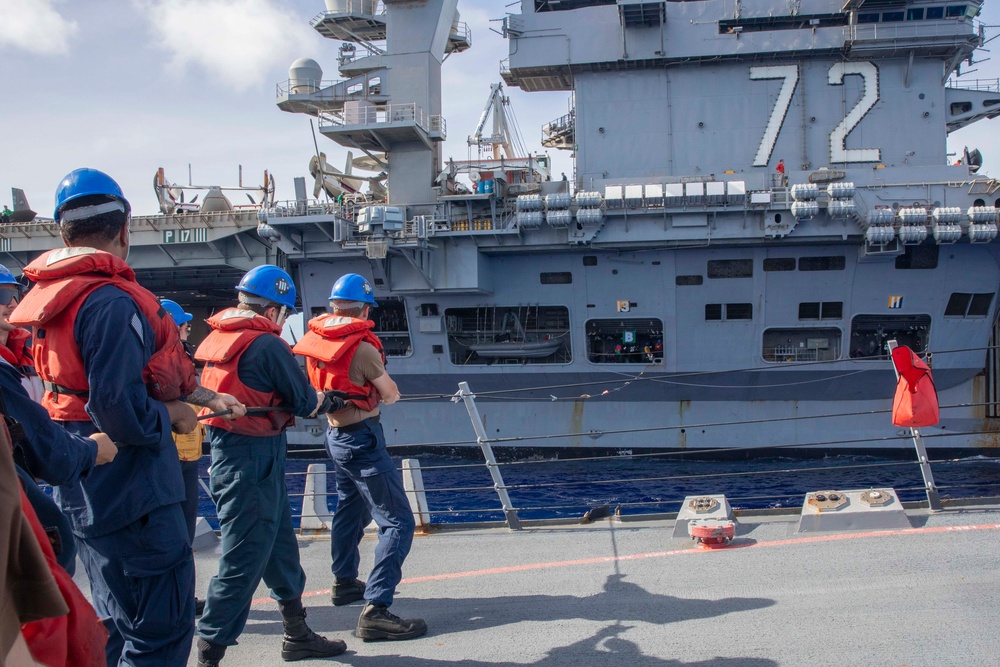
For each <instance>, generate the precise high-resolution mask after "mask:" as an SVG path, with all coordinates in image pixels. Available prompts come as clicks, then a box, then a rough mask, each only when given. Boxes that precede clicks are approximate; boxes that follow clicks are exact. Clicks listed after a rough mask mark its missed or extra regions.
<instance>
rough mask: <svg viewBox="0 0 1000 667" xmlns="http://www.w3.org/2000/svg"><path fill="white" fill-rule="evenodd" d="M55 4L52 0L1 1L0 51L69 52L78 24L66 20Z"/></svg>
mask: <svg viewBox="0 0 1000 667" xmlns="http://www.w3.org/2000/svg"><path fill="white" fill-rule="evenodd" d="M52 5H53V0H0V16H2V17H3V27H2V28H0V48H3V47H13V48H15V49H20V50H23V51H28V52H29V53H35V54H39V55H59V54H63V53H67V52H68V51H69V39H70V37H72V36H73V35H74V34H75V33H76V30H77V25H76V23H75V22H74V21H68V20H66V19H65V18H63V17H62V15H60V14H59V12H57V11H56V10H55V8H54V7H53V6H52Z"/></svg>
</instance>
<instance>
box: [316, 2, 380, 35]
mask: <svg viewBox="0 0 1000 667" xmlns="http://www.w3.org/2000/svg"><path fill="white" fill-rule="evenodd" d="M339 4H340V5H341V8H340V9H339V10H338V11H326V12H320V13H319V14H318V15H316V16H315V17H313V19H312V21H310V22H309V24H310V25H311V26H312V27H313V29H314V30H316V32H318V33H319V34H321V35H323V36H324V37H326V38H328V39H339V40H341V41H343V42H372V41H377V40H383V39H385V38H386V20H385V10H384V8H382V11H378V9H379V7H378V6H377V5H378V3H376V2H375V0H340V2H339Z"/></svg>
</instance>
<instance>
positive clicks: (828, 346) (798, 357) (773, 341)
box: [762, 328, 842, 364]
mask: <svg viewBox="0 0 1000 667" xmlns="http://www.w3.org/2000/svg"><path fill="white" fill-rule="evenodd" d="M841 337H842V334H841V332H840V329H834V328H823V329H768V330H766V331H765V332H764V344H763V350H762V356H763V357H764V361H768V362H772V363H783V364H787V363H795V362H799V363H805V362H809V361H836V360H837V359H840V341H841Z"/></svg>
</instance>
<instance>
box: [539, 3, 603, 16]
mask: <svg viewBox="0 0 1000 667" xmlns="http://www.w3.org/2000/svg"><path fill="white" fill-rule="evenodd" d="M617 4H618V0H535V13H536V14H537V13H539V12H559V11H568V10H572V9H583V8H584V7H599V6H601V5H617Z"/></svg>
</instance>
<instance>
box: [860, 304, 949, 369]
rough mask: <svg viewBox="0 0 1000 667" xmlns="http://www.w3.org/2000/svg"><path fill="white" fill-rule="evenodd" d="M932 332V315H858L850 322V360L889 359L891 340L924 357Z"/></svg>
mask: <svg viewBox="0 0 1000 667" xmlns="http://www.w3.org/2000/svg"><path fill="white" fill-rule="evenodd" d="M930 330H931V316H930V315H856V316H855V317H854V319H853V320H852V322H851V358H852V359H888V358H889V351H888V350H887V349H886V343H888V342H889V341H890V340H896V341H898V342H899V344H900V345H906V346H907V347H909V348H910V349H911V350H913V351H914V352H916V353H917V354H923V353H924V350H925V348H926V346H927V337H928V336H929V335H930Z"/></svg>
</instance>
